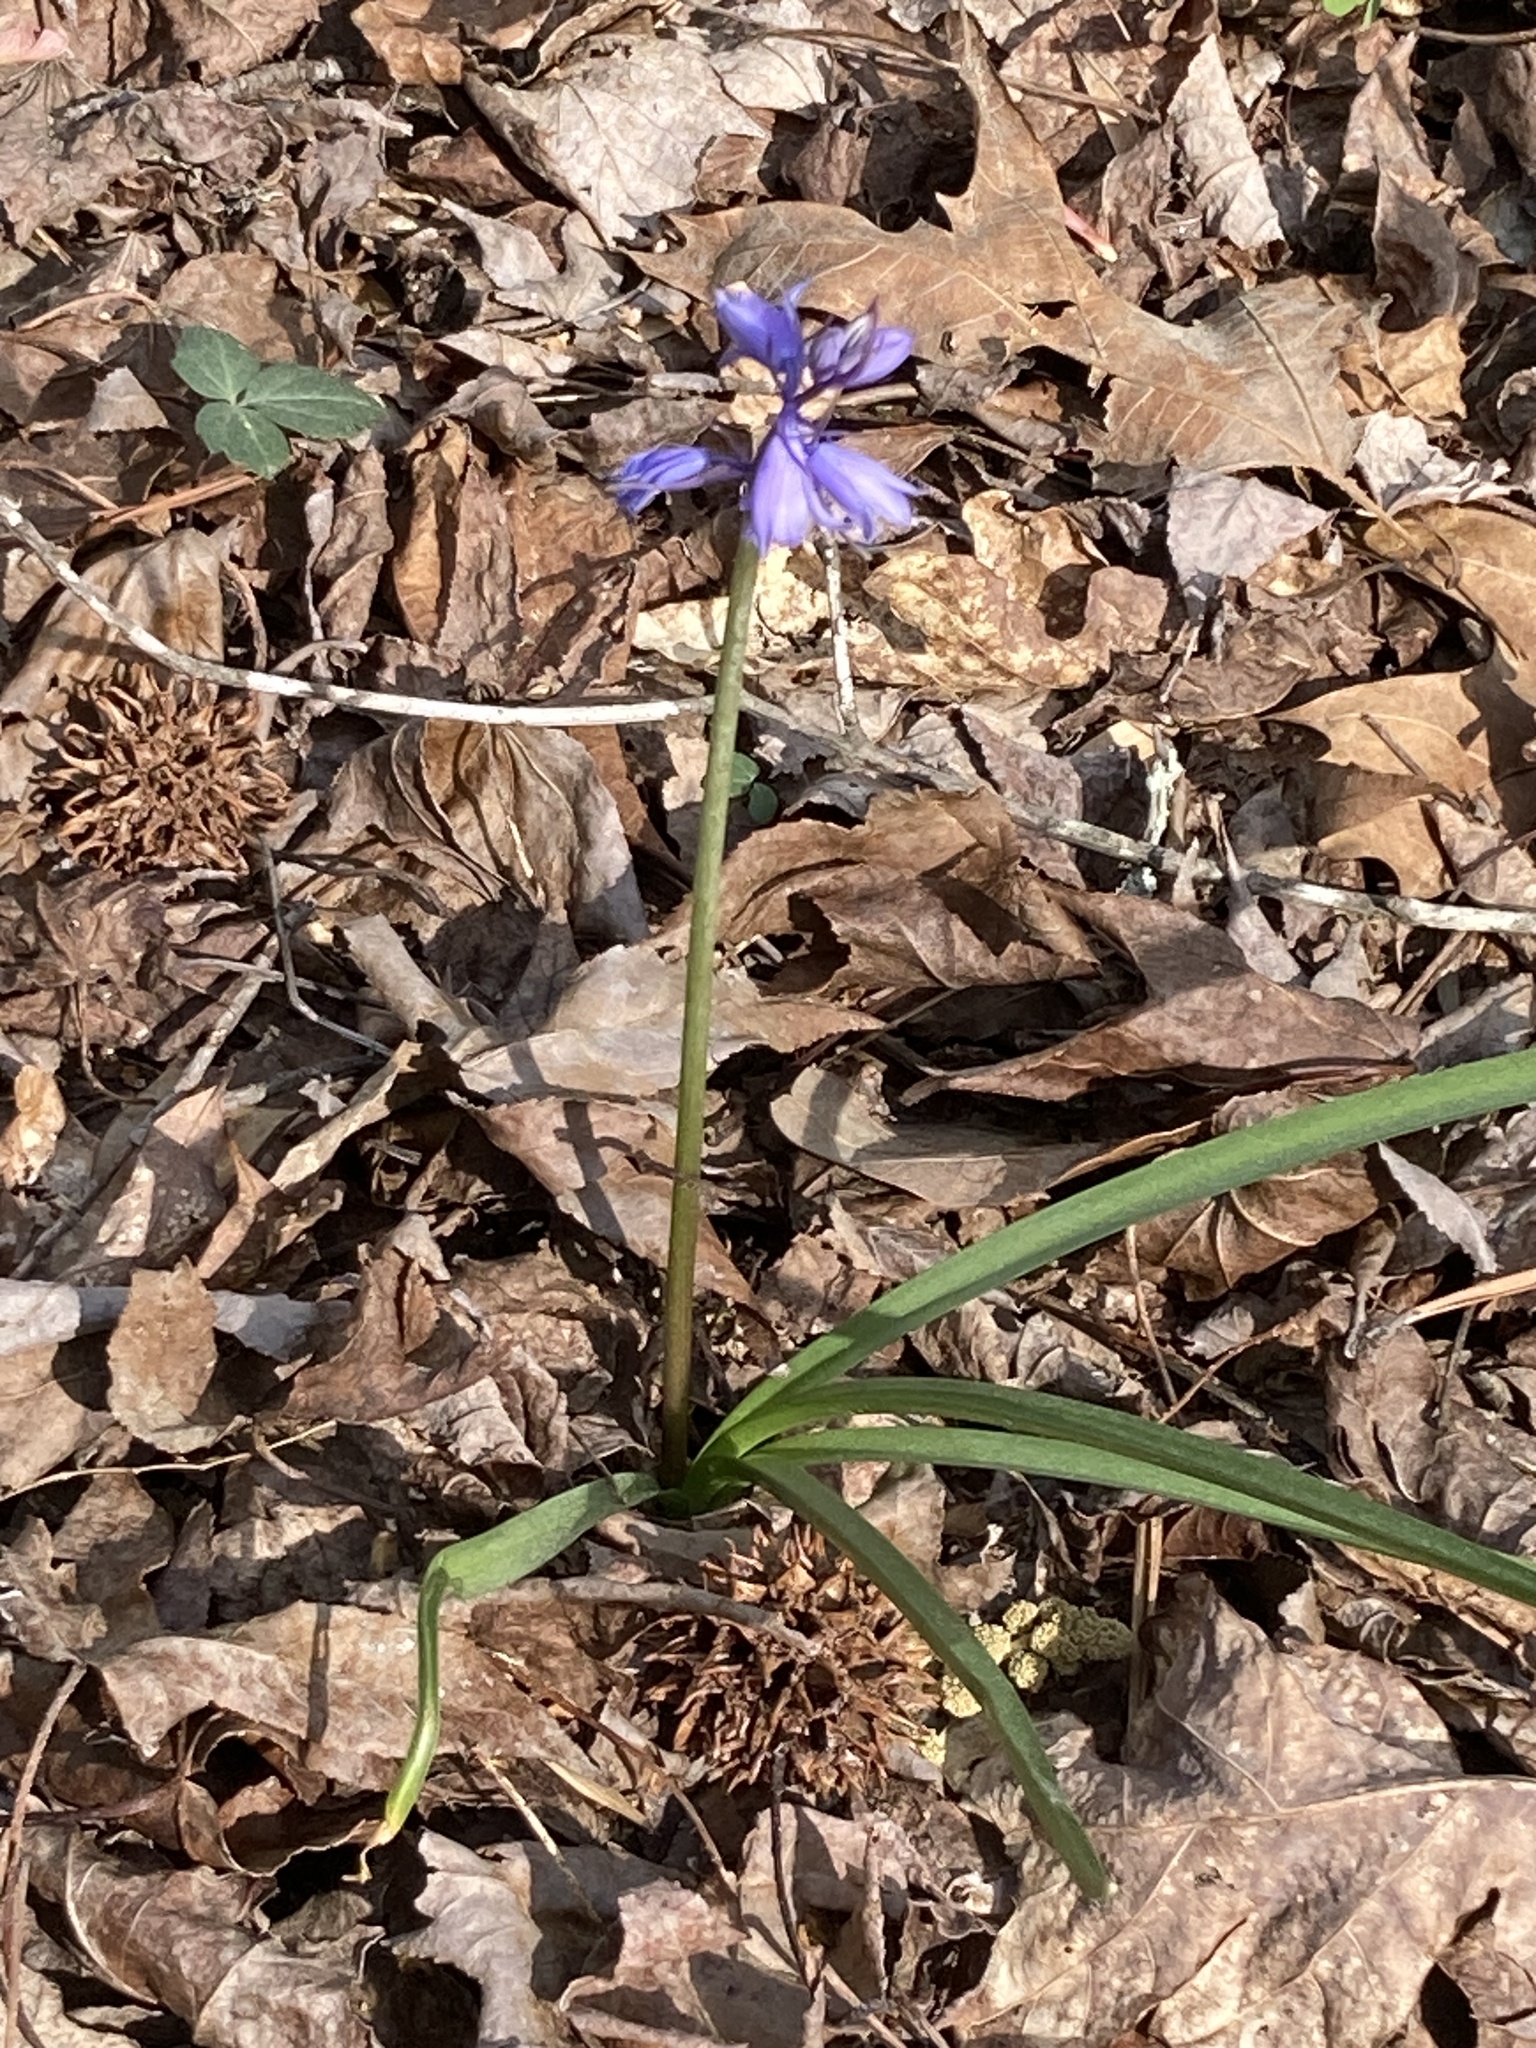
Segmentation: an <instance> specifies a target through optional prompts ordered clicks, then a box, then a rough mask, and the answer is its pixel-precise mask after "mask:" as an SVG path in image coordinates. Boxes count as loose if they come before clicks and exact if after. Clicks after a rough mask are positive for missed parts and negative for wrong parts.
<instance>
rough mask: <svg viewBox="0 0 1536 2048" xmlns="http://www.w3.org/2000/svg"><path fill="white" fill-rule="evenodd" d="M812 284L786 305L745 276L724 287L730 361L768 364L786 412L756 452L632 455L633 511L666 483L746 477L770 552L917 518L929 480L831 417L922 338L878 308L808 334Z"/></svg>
mask: <svg viewBox="0 0 1536 2048" xmlns="http://www.w3.org/2000/svg"><path fill="white" fill-rule="evenodd" d="M804 289H805V287H804V285H794V286H792V287H791V288H790V289H789V290H788V291H787V292H785V294H784V296H783V298H782V300H780V301H779V302H778V303H777V304H775V303H774V302H773V301H772V300H771V299H764V298H760V297H759V296H758V294H757V293H756V292H754V291H749V290H748V289H747V287H746V286H745V285H727V286H725V288H724V289H723V290H721V291H717V292H716V293H715V312H716V315H717V316H718V318H719V321H720V326H721V330H722V332H723V333H724V335H725V337H726V340H727V342H728V344H729V346H728V348H727V350H726V352H725V355H724V356H723V358H722V361H724V362H727V363H729V362H735V361H737V360H738V359H740V358H742V357H745V358H746V359H747V360H749V361H751V362H754V363H761V364H762V365H763V367H764V369H766V370H767V371H768V373H769V375H770V376H771V377H772V378H773V381H774V383H775V385H776V386H777V388H778V392H779V397H780V399H781V401H782V403H781V405H780V409H779V412H778V414H777V415H776V417H775V418H774V420H773V423H772V425H771V426H770V427H769V430H768V433H767V435H766V437H765V438H764V440H763V443H762V445H761V447H760V448H759V449H758V451H757V453H756V454H755V455H754V456H750V457H748V456H741V455H730V454H726V453H723V452H721V451H719V450H716V449H711V448H682V447H662V448H650V449H647V450H646V452H645V453H644V454H643V455H632V456H631V457H630V459H629V461H628V462H626V463H625V464H624V466H623V468H622V469H620V470H619V472H618V474H617V475H616V476H615V478H614V480H613V489H614V495H615V497H616V498H617V499H618V501H619V504H620V505H621V506H622V507H623V509H624V510H625V511H626V512H627V513H629V514H630V515H631V516H633V515H634V514H635V513H636V512H639V511H640V510H641V509H642V508H643V507H644V506H646V505H648V504H650V502H651V500H652V499H653V498H655V497H658V496H659V495H660V494H661V493H662V492H663V491H681V490H692V489H695V488H697V487H698V486H699V485H701V484H716V483H736V484H739V485H740V486H741V491H742V500H743V504H744V506H745V510H746V517H747V530H748V532H749V533H750V534H751V536H752V539H753V540H754V541H755V542H756V544H757V546H758V547H759V548H761V549H767V548H771V547H789V548H793V547H798V546H799V545H800V543H801V542H802V541H804V540H808V539H809V538H810V536H811V534H812V533H814V532H816V531H818V530H819V531H821V532H824V533H831V534H836V535H839V536H841V537H845V538H856V539H858V540H862V541H872V540H874V539H875V538H876V536H877V535H878V534H879V533H880V531H881V530H882V528H892V527H902V526H906V525H908V524H910V522H911V518H912V501H913V499H914V498H916V497H918V496H919V495H920V494H921V493H920V488H919V486H918V485H916V484H909V483H908V482H907V481H906V480H905V479H904V478H903V477H899V476H898V475H897V474H896V472H895V471H894V470H893V469H889V468H887V467H886V465H885V464H884V463H883V462H877V461H876V460H875V459H874V457H873V456H871V455H863V454H860V452H859V451H858V449H856V448H849V447H847V446H845V445H844V443H843V442H841V441H840V440H838V438H837V437H836V435H834V434H830V433H828V432H827V430H826V424H825V420H826V413H827V410H828V409H829V407H830V406H831V404H833V403H834V402H835V399H836V394H837V393H838V392H840V391H857V390H860V389H862V388H863V387H865V386H866V385H870V384H878V383H880V382H881V381H882V380H883V379H885V378H886V377H889V376H890V374H891V372H892V371H893V370H895V369H897V368H898V367H899V366H900V365H901V364H902V363H903V362H905V361H906V359H907V357H908V356H909V355H910V354H911V353H912V336H911V335H910V334H909V333H908V332H907V330H906V329H905V328H904V327H885V326H882V325H881V322H880V316H879V312H878V310H877V309H876V308H875V307H874V306H871V307H870V308H869V310H868V311H867V312H865V313H861V314H860V315H859V316H858V318H857V319H856V320H837V321H833V322H831V323H830V324H829V325H828V326H826V327H823V328H822V329H821V331H820V332H819V333H817V334H815V335H813V336H811V337H809V338H808V337H807V335H806V333H805V329H804V326H803V325H802V322H801V318H800V312H799V300H800V295H801V293H802V292H803V291H804ZM813 405H814V407H815V410H814V412H813V410H812V407H813Z"/></svg>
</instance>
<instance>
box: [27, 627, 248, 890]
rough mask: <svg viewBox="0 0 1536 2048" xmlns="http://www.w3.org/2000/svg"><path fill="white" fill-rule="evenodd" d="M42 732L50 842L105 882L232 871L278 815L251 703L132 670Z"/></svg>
mask: <svg viewBox="0 0 1536 2048" xmlns="http://www.w3.org/2000/svg"><path fill="white" fill-rule="evenodd" d="M71 708H72V712H73V714H74V715H72V716H71V717H70V719H69V720H68V722H67V723H66V724H65V725H64V727H63V729H62V731H58V732H56V733H55V735H54V743H55V745H56V747H57V749H58V753H59V762H58V765H57V766H56V767H55V768H54V769H52V770H51V772H50V773H49V774H47V775H46V776H43V777H40V778H39V781H40V786H41V787H42V788H43V789H45V790H48V791H50V792H51V793H52V794H53V795H54V796H56V797H62V799H63V802H62V804H61V805H60V806H59V808H58V811H57V813H56V821H55V830H56V832H57V835H58V840H59V844H60V846H61V847H63V849H64V850H65V852H67V853H69V854H71V855H72V856H73V857H74V858H75V859H76V860H80V861H84V862H87V863H89V864H90V865H91V866H92V867H97V868H101V869H103V870H104V871H105V872H107V873H109V874H118V875H130V874H136V873H139V872H141V871H142V870H144V869H146V868H157V867H165V868H219V869H222V870H224V871H226V872H229V873H234V874H239V873H243V872H244V870H245V867H246V851H247V848H248V847H249V846H250V844H251V842H252V841H253V840H254V839H255V838H257V837H258V836H259V835H260V833H262V832H263V831H265V830H267V829H268V828H269V827H271V826H272V825H275V824H276V823H277V821H278V820H279V819H280V818H281V817H282V816H283V814H284V813H285V811H286V810H287V808H288V801H289V793H288V785H287V784H286V783H285V782H284V780H283V778H282V777H281V776H280V775H278V774H277V773H276V771H275V770H274V769H273V768H272V767H270V766H269V765H268V762H267V760H266V749H265V748H264V746H263V743H262V741H261V739H260V738H259V737H258V735H257V732H256V726H255V716H256V715H255V711H254V709H253V707H252V706H251V705H250V704H248V703H245V702H242V701H241V700H239V699H236V698H228V697H223V696H221V695H220V693H219V692H217V691H216V690H213V689H212V688H211V687H209V686H208V685H206V684H201V683H195V682H189V681H187V680H185V679H183V678H179V677H174V676H166V675H164V674H162V673H160V672H159V671H157V670H155V669H153V668H151V667H149V666H148V665H147V664H144V663H135V664H134V665H133V666H132V667H130V668H128V669H127V670H126V671H125V672H124V674H123V676H122V678H121V679H120V680H115V681H109V682H105V683H103V684H101V685H100V686H99V687H98V688H96V689H94V690H93V691H92V693H91V696H90V698H89V699H88V700H86V701H85V702H83V703H81V704H79V705H78V706H73V707H71Z"/></svg>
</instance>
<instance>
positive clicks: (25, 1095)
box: [0, 1067, 69, 1189]
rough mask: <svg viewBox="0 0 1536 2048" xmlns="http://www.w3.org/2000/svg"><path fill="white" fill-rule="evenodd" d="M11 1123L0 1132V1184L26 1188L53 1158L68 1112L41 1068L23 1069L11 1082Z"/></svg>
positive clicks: (57, 1085) (48, 1077) (51, 1081)
mask: <svg viewBox="0 0 1536 2048" xmlns="http://www.w3.org/2000/svg"><path fill="white" fill-rule="evenodd" d="M11 1089H12V1095H13V1104H14V1106H13V1108H12V1111H11V1120H10V1122H9V1123H8V1124H7V1125H6V1126H5V1129H4V1130H3V1131H0V1183H3V1184H4V1186H6V1187H8V1188H12V1189H14V1188H22V1187H26V1186H28V1185H29V1184H30V1183H31V1182H32V1181H35V1180H36V1179H37V1176H38V1175H39V1174H40V1173H41V1172H42V1170H43V1168H44V1167H45V1166H46V1165H47V1164H48V1162H49V1160H50V1159H51V1158H52V1157H53V1151H54V1147H55V1146H56V1145H57V1143H58V1141H59V1138H60V1136H61V1135H62V1133H63V1131H64V1128H65V1126H66V1125H67V1124H68V1122H69V1111H68V1109H67V1108H66V1106H65V1102H64V1096H63V1092H62V1091H61V1089H60V1087H59V1084H58V1082H57V1081H56V1080H55V1079H54V1078H53V1076H52V1074H50V1073H49V1072H48V1071H47V1069H46V1068H44V1067H23V1068H22V1069H21V1070H20V1072H19V1073H18V1074H17V1076H16V1078H15V1080H14V1081H13V1082H12V1083H11Z"/></svg>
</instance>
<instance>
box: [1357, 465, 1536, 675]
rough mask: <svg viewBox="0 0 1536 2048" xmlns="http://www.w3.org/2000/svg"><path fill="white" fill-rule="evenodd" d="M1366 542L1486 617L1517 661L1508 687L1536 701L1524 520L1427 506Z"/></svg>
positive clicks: (1533, 575)
mask: <svg viewBox="0 0 1536 2048" xmlns="http://www.w3.org/2000/svg"><path fill="white" fill-rule="evenodd" d="M1365 538H1366V544H1367V546H1369V547H1371V548H1372V549H1374V550H1375V552H1376V553H1377V554H1378V555H1380V556H1381V557H1382V559H1383V560H1385V561H1389V562H1397V563H1398V564H1400V565H1401V567H1403V568H1404V569H1406V570H1407V571H1408V572H1409V574H1410V575H1413V576H1417V577H1418V578H1419V579H1420V580H1421V581H1422V582H1424V583H1428V584H1430V585H1431V586H1432V587H1433V588H1434V589H1436V590H1443V591H1446V592H1447V593H1448V594H1449V595H1451V596H1452V597H1456V598H1459V599H1460V600H1461V602H1462V603H1463V604H1465V605H1467V606H1469V607H1470V608H1471V609H1472V610H1473V611H1475V612H1479V613H1481V615H1482V616H1483V618H1485V619H1486V620H1487V621H1488V624H1489V625H1490V626H1492V627H1493V629H1494V631H1495V632H1496V633H1497V634H1498V636H1499V639H1500V641H1501V642H1502V643H1503V645H1504V647H1505V649H1506V650H1507V652H1508V654H1509V657H1510V659H1511V660H1512V661H1513V663H1514V672H1513V674H1512V675H1511V676H1510V678H1509V683H1510V687H1511V688H1512V689H1513V690H1514V691H1515V692H1516V693H1517V695H1519V696H1521V697H1523V698H1524V699H1525V701H1526V702H1527V703H1536V568H1533V566H1532V560H1533V555H1536V549H1533V547H1532V530H1531V527H1530V525H1529V524H1528V523H1527V522H1526V521H1525V520H1523V519H1518V518H1516V517H1515V515H1514V513H1513V512H1504V511H1496V510H1495V509H1494V508H1493V507H1492V506H1486V505H1425V506H1422V507H1420V508H1418V509H1416V510H1410V511H1406V512H1403V513H1400V514H1398V515H1397V516H1395V517H1394V518H1393V519H1391V520H1378V521H1377V522H1376V523H1375V525H1373V526H1372V527H1370V528H1369V530H1368V531H1367V533H1366V536H1365Z"/></svg>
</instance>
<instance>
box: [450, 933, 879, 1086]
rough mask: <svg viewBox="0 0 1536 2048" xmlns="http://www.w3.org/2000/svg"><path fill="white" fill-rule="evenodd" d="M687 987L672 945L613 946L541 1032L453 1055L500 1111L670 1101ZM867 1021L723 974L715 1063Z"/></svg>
mask: <svg viewBox="0 0 1536 2048" xmlns="http://www.w3.org/2000/svg"><path fill="white" fill-rule="evenodd" d="M684 979H685V965H684V962H683V961H682V959H680V958H679V957H678V956H677V954H676V953H675V951H674V950H673V949H672V948H671V947H669V946H668V945H666V944H665V942H659V941H656V940H647V941H645V942H644V943H643V944H640V945H635V946H614V947H610V948H609V950H608V951H607V952H605V953H599V954H597V955H596V956H595V958H593V959H591V960H588V961H586V962H585V963H584V964H583V965H582V966H581V967H580V968H578V969H577V971H576V973H575V974H574V975H573V976H572V977H571V979H570V981H569V983H568V984H567V985H566V987H565V989H564V990H563V991H562V993H561V995H560V998H559V1000H558V1002H557V1003H556V1005H555V1007H554V1009H553V1011H552V1012H551V1014H550V1016H549V1019H548V1021H547V1023H546V1024H545V1025H544V1027H543V1028H542V1029H541V1030H539V1031H536V1032H533V1033H532V1034H531V1035H529V1036H528V1037H526V1038H517V1039H509V1038H507V1037H505V1036H504V1035H502V1034H499V1033H491V1032H488V1031H486V1030H484V1029H479V1028H476V1029H472V1030H469V1031H466V1032H465V1033H463V1034H462V1035H461V1036H460V1037H458V1038H456V1039H454V1040H453V1041H452V1042H451V1043H450V1045H449V1047H448V1050H449V1053H450V1055H451V1057H453V1058H454V1059H455V1060H456V1061H457V1062H458V1064H459V1073H460V1076H461V1078H462V1080H463V1082H464V1085H465V1086H466V1087H467V1088H471V1089H473V1090H474V1092H475V1093H476V1094H477V1095H481V1096H484V1097H485V1098H487V1099H488V1100H490V1101H493V1102H515V1101H519V1100H523V1099H530V1098H534V1097H538V1096H546V1095H592V1096H606V1097H610V1098H613V1099H616V1100H619V1101H645V1100H648V1099H650V1098H654V1097H657V1096H662V1095H666V1094H667V1093H669V1092H670V1091H671V1090H672V1089H674V1088H675V1087H676V1086H677V1060H678V1034H679V1032H680V1031H681V1029H682V1014H683V1009H682V1005H683V986H684ZM864 1021H865V1020H864V1019H863V1018H862V1017H861V1016H860V1014H859V1013H858V1012H857V1011H856V1010H853V1009H850V1008H848V1007H846V1006H845V1005H843V1004H839V1003H829V1002H823V1001H820V1000H819V999H817V998H815V997H810V996H807V997H794V996H772V995H769V994H767V993H765V991H764V990H763V989H761V988H760V987H759V986H758V984H757V983H756V982H754V981H753V980H752V978H751V976H750V975H748V974H747V973H746V971H745V970H744V969H742V968H740V967H734V966H722V967H721V969H720V970H719V972H718V973H717V974H716V976H715V986H714V1002H713V1005H712V1008H711V1012H710V1022H709V1057H710V1064H711V1066H718V1065H719V1064H720V1063H721V1062H722V1061H723V1060H727V1059H730V1058H731V1057H732V1055H733V1054H735V1053H738V1052H744V1051H746V1049H747V1048H748V1047H749V1046H758V1045H767V1046H771V1047H772V1048H773V1049H774V1051H775V1052H780V1053H794V1052H799V1051H800V1050H802V1049H803V1048H804V1047H805V1046H808V1045H814V1044H815V1043H816V1042H817V1040H818V1039H823V1038H830V1037H834V1036H836V1035H837V1034H838V1033H839V1032H841V1031H845V1030H849V1029H856V1028H858V1026H859V1025H860V1024H861V1023H863V1022H864Z"/></svg>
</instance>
